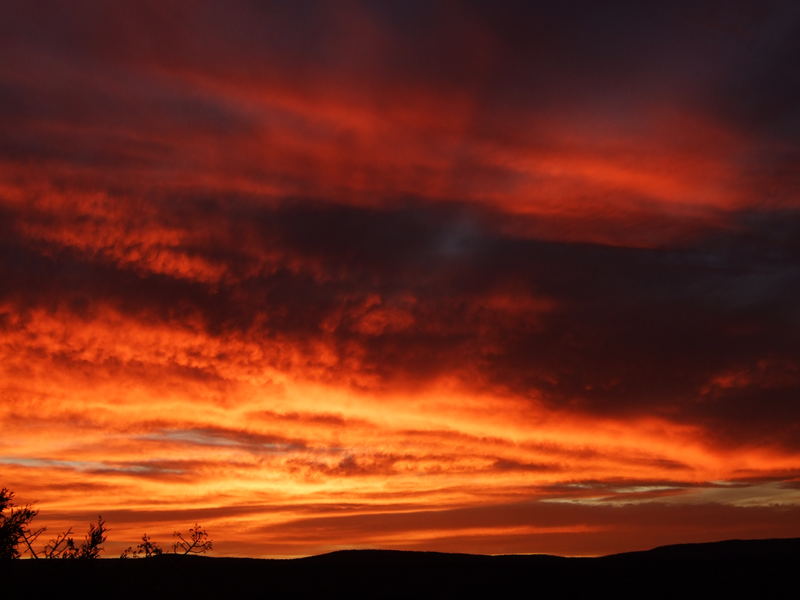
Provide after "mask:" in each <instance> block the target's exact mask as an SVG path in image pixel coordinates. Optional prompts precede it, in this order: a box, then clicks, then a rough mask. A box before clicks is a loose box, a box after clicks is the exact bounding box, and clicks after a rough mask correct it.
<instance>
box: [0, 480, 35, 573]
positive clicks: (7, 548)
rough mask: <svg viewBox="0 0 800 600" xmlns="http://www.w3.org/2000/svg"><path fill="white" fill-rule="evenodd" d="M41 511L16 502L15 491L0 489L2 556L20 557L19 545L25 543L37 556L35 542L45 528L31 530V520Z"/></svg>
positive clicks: (0, 555)
mask: <svg viewBox="0 0 800 600" xmlns="http://www.w3.org/2000/svg"><path fill="white" fill-rule="evenodd" d="M38 513H39V511H37V510H33V509H32V508H31V507H30V506H29V505H26V506H22V507H19V506H17V505H16V504H15V503H14V492H12V491H11V490H9V489H7V488H2V489H0V558H19V557H20V551H19V546H21V545H23V544H24V545H25V546H26V547H27V548H28V549H29V550H30V552H31V554H32V555H33V556H34V557H35V556H36V553H35V552H34V550H33V546H32V544H33V542H34V541H35V540H36V538H37V537H39V535H41V534H42V532H44V529H43V528H42V529H39V530H35V531H34V530H31V521H33V519H34V518H35V517H36V515H37V514H38Z"/></svg>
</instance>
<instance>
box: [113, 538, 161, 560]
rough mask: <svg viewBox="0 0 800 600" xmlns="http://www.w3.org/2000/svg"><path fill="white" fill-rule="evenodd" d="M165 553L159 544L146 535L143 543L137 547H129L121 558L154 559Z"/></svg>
mask: <svg viewBox="0 0 800 600" xmlns="http://www.w3.org/2000/svg"><path fill="white" fill-rule="evenodd" d="M163 553H164V551H163V550H162V549H161V546H159V545H158V543H157V542H154V541H153V540H151V539H150V536H148V535H147V534H146V533H145V534H144V535H143V536H142V541H141V542H140V543H139V544H137V545H136V546H128V547H127V548H125V550H123V551H122V554H120V555H119V557H120V558H153V557H155V556H161V555H162V554H163Z"/></svg>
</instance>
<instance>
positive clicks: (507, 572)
mask: <svg viewBox="0 0 800 600" xmlns="http://www.w3.org/2000/svg"><path fill="white" fill-rule="evenodd" d="M798 567H800V538H787V539H770V540H727V541H722V542H713V543H701V544H679V545H672V546H662V547H658V548H654V549H652V550H647V551H641V552H626V553H621V554H615V555H610V556H604V557H597V558H567V557H560V556H551V555H501V556H485V555H476V554H448V553H439V552H404V551H395V550H341V551H337V552H331V553H328V554H322V555H317V556H310V557H306V558H298V559H285V560H279V559H248V558H215V557H207V556H176V555H164V556H161V557H157V558H153V559H144V560H119V559H106V560H99V561H58V560H54V561H42V560H40V561H34V560H21V561H5V562H4V563H0V574H2V581H3V584H2V585H3V588H4V589H5V590H13V592H14V593H13V594H9V595H8V596H6V597H9V598H42V597H51V596H53V595H55V594H58V593H60V592H63V591H64V590H66V589H83V590H84V593H83V594H82V595H87V594H86V593H85V590H86V587H87V586H90V587H91V588H92V589H94V590H95V591H94V592H91V593H89V594H88V596H89V597H93V598H101V597H113V598H143V597H150V598H160V597H182V598H238V597H243V598H469V597H487V598H516V597H539V598H545V597H547V598H553V597H558V598H578V597H585V596H589V595H592V594H603V595H605V594H612V595H614V596H615V597H617V598H620V597H622V598H701V597H702V598H708V597H713V598H719V597H722V596H726V595H732V596H735V597H738V596H740V595H743V594H751V595H754V596H755V597H761V598H769V597H782V596H784V595H786V593H788V590H792V589H795V586H796V572H797V568H798ZM4 595H5V594H4Z"/></svg>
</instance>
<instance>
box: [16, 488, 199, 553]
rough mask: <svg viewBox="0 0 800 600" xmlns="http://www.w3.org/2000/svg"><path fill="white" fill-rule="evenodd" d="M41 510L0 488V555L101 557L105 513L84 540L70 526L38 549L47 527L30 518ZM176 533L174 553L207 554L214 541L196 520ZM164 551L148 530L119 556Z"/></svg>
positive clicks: (99, 517) (90, 525)
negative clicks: (18, 501) (77, 538)
mask: <svg viewBox="0 0 800 600" xmlns="http://www.w3.org/2000/svg"><path fill="white" fill-rule="evenodd" d="M38 514H39V511H38V510H34V509H33V508H31V506H30V505H25V506H18V505H16V504H15V503H14V492H12V491H11V490H9V489H8V488H0V559H3V558H20V556H21V555H22V554H23V553H24V552H28V553H29V554H30V555H31V558H51V559H52V558H62V559H83V560H86V559H95V558H99V557H100V554H101V553H102V552H103V544H105V542H106V539H107V533H108V527H106V522H105V521H104V520H103V517H102V516H98V517H97V521H96V522H91V523H89V530H88V531H87V533H86V535H85V536H84V538H83V541H82V542H76V541H75V539H74V538H73V537H72V527H70V528H69V529H67V530H66V531H63V532H61V533H59V534H58V535H56V537H54V538H53V539H51V540H50V541H49V542H48V543H47V544H45V546H44V547H43V548H42V549H41V550H40V552H36V550H35V549H34V547H33V544H34V542H35V541H36V539H37V538H38V537H39V536H40V535H41V534H42V533H43V532H44V531H46V528H44V527H41V528H39V529H35V530H34V529H32V528H31V522H32V521H33V519H34V518H35V517H36V516H37V515H38ZM173 536H174V537H175V538H177V541H176V542H175V543H174V544H173V545H172V550H173V552H174V553H175V554H180V555H188V554H204V553H206V552H209V551H210V550H211V549H212V548H213V545H214V542H213V541H212V540H211V539H210V538H209V535H208V532H207V531H206V530H205V528H203V527H201V526H200V525H199V524H197V523H195V524H194V527H190V528H189V532H188V534H183V533H181V532H180V531H176V532H175V533H173ZM163 553H164V551H163V549H162V548H161V546H160V545H159V544H158V543H157V542H154V541H153V540H152V539H151V538H150V536H148V535H147V534H146V533H145V534H144V535H143V536H142V541H141V542H140V543H139V544H137V545H136V546H129V547H128V548H126V549H125V550H124V551H123V552H122V554H121V555H120V558H152V557H155V556H159V555H161V554H163Z"/></svg>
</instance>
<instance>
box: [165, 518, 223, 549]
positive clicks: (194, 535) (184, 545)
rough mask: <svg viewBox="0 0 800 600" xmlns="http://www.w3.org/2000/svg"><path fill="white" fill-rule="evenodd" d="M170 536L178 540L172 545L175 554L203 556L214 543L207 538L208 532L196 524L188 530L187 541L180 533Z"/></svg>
mask: <svg viewBox="0 0 800 600" xmlns="http://www.w3.org/2000/svg"><path fill="white" fill-rule="evenodd" d="M172 535H173V536H174V537H176V538H178V541H177V542H175V543H174V544H173V545H172V550H173V552H175V554H183V555H186V554H204V553H206V552H208V551H209V550H211V549H212V548H213V544H214V542H213V541H212V540H210V539H209V538H208V532H207V531H206V530H205V529H203V528H202V527H200V525H198V524H197V523H195V524H194V527H190V528H189V536H188V539H187V538H186V537H184V535H183V534H182V533H181V532H180V531H176V532H175V533H173V534H172Z"/></svg>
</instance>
